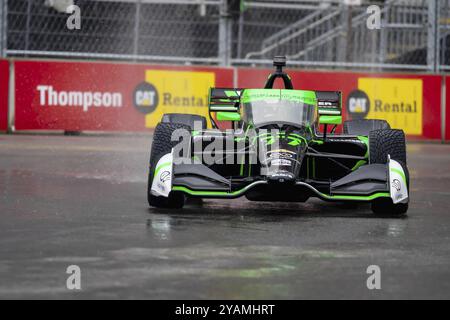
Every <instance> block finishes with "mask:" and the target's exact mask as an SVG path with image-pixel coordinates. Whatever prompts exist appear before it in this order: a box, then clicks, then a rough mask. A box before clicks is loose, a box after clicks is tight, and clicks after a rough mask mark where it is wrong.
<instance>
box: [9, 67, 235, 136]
mask: <svg viewBox="0 0 450 320" xmlns="http://www.w3.org/2000/svg"><path fill="white" fill-rule="evenodd" d="M212 86H225V87H229V86H233V69H226V68H208V67H184V66H183V67H179V66H177V67H174V66H161V65H140V64H125V63H124V64H120V63H90V62H57V61H16V62H15V128H16V130H65V131H130V132H135V131H146V130H148V129H152V128H154V127H155V126H156V124H157V123H158V122H159V121H160V119H161V117H162V115H163V114H164V113H192V114H200V115H203V116H206V117H207V118H209V117H208V89H209V87H212Z"/></svg>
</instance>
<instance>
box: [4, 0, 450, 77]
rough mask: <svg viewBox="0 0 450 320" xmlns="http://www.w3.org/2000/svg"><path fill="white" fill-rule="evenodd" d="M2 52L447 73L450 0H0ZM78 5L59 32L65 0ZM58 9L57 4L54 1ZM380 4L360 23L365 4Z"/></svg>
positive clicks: (63, 14) (18, 54)
mask: <svg viewBox="0 0 450 320" xmlns="http://www.w3.org/2000/svg"><path fill="white" fill-rule="evenodd" d="M0 2H1V12H0V16H1V17H2V21H1V22H2V23H1V24H0V28H1V30H0V31H1V33H2V37H1V44H2V46H1V49H2V53H3V56H7V57H61V58H67V59H83V58H85V59H120V60H132V61H155V62H174V63H183V64H185V63H200V64H218V65H255V64H270V61H271V59H272V57H273V56H275V55H279V54H282V55H287V56H288V58H289V61H290V63H291V65H298V66H313V67H327V68H371V69H380V70H385V69H389V70H395V69H399V70H400V69H403V70H404V69H408V70H423V71H432V72H438V71H446V70H450V39H449V35H450V0H385V1H380V0H379V1H370V0H361V5H356V6H349V5H346V4H345V3H344V0H328V1H319V0H278V1H274V0H246V1H240V0H237V1H236V0H0ZM71 3H73V4H75V5H77V6H78V7H79V8H80V9H81V29H80V30H69V29H68V28H67V26H66V23H67V19H68V17H69V16H70V15H69V14H67V13H66V12H64V10H61V7H62V8H63V9H64V8H65V6H66V7H67V5H68V4H71ZM58 5H59V6H58ZM373 5H375V6H377V8H380V10H381V11H380V17H381V21H380V22H381V25H380V28H379V29H373V30H371V29H369V28H368V27H367V20H368V18H369V17H370V14H369V13H368V12H367V9H368V7H369V6H373Z"/></svg>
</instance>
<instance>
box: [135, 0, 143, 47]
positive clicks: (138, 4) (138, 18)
mask: <svg viewBox="0 0 450 320" xmlns="http://www.w3.org/2000/svg"><path fill="white" fill-rule="evenodd" d="M141 2H142V0H139V1H137V2H136V12H135V16H134V48H133V54H134V56H137V55H138V54H139V27H140V24H141Z"/></svg>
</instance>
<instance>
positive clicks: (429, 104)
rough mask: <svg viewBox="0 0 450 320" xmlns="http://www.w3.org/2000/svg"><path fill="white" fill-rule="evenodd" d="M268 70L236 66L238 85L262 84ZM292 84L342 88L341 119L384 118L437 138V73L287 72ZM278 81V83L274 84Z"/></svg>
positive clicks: (412, 132)
mask: <svg viewBox="0 0 450 320" xmlns="http://www.w3.org/2000/svg"><path fill="white" fill-rule="evenodd" d="M270 71H271V70H262V69H256V70H255V69H239V70H238V87H242V88H246V87H263V86H264V83H265V81H266V79H267V75H268V74H269V73H270ZM288 73H289V74H290V76H291V77H292V81H293V84H294V88H296V89H304V90H325V91H327V90H330V91H342V92H343V100H342V108H343V116H344V119H362V118H372V119H385V120H387V121H388V122H389V123H390V125H391V127H392V128H396V129H403V130H404V131H405V133H406V134H407V135H408V136H409V137H410V138H411V137H413V138H419V139H441V120H440V119H441V80H442V78H441V77H440V76H433V75H416V74H370V73H350V72H309V71H293V72H288ZM278 85H279V84H278Z"/></svg>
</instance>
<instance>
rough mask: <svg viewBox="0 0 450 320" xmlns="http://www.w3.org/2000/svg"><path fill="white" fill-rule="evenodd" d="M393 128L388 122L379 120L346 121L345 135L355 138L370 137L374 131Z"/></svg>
mask: <svg viewBox="0 0 450 320" xmlns="http://www.w3.org/2000/svg"><path fill="white" fill-rule="evenodd" d="M390 128H391V126H390V125H389V123H388V122H387V121H386V120H378V119H359V120H347V121H344V128H343V131H344V134H351V135H355V136H368V135H369V133H370V131H373V130H386V129H390Z"/></svg>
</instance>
